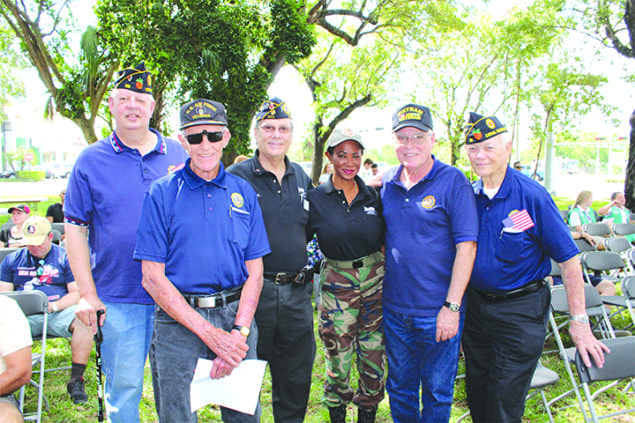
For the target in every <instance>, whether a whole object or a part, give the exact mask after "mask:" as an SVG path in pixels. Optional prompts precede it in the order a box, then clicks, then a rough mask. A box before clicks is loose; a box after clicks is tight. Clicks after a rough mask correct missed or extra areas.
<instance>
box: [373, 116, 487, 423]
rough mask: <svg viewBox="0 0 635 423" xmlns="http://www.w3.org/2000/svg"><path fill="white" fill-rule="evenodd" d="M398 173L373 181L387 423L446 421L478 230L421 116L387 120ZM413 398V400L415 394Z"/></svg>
mask: <svg viewBox="0 0 635 423" xmlns="http://www.w3.org/2000/svg"><path fill="white" fill-rule="evenodd" d="M392 138H393V145H394V148H395V153H396V155H397V158H398V159H399V162H400V163H401V165H400V166H395V167H393V168H392V169H390V170H389V171H387V172H386V174H385V175H384V177H383V187H382V190H381V199H382V203H383V210H384V211H383V213H384V219H385V221H386V275H385V276H384V297H383V307H384V333H385V339H386V355H387V357H388V381H387V384H386V389H387V391H388V395H389V399H390V411H391V413H392V417H393V420H394V421H395V422H397V423H399V422H404V423H406V422H408V423H410V422H444V421H445V422H447V421H449V420H450V412H451V410H452V401H453V395H454V379H455V376H456V372H457V368H458V360H459V350H460V341H461V332H462V329H463V320H464V317H465V304H464V301H463V293H464V292H465V287H466V285H467V282H468V280H469V277H470V272H471V270H472V263H473V262H474V255H475V253H476V238H477V236H478V224H477V218H476V208H475V206H474V196H473V195H472V189H471V187H470V184H469V182H468V180H467V178H466V177H465V175H463V173H462V172H461V171H460V170H458V169H456V168H455V167H452V166H448V165H446V164H444V163H442V162H441V161H440V160H439V159H437V158H436V157H435V156H434V155H433V154H432V148H433V146H434V143H435V137H434V130H433V126H432V116H431V115H430V110H429V109H428V108H427V107H425V106H421V105H418V104H407V105H405V106H403V107H400V108H399V109H398V110H397V111H396V112H395V114H394V115H393V120H392ZM420 392H421V394H419V393H420Z"/></svg>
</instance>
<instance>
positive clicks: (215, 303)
mask: <svg viewBox="0 0 635 423" xmlns="http://www.w3.org/2000/svg"><path fill="white" fill-rule="evenodd" d="M242 290H243V287H242V285H241V286H239V287H238V288H232V289H227V290H225V291H222V292H219V293H218V294H214V295H196V294H192V295H191V294H181V295H183V298H185V301H187V303H188V304H189V305H191V306H192V307H198V308H216V307H221V306H222V307H224V306H226V305H227V304H229V303H233V302H234V301H237V300H239V299H240V294H241V293H242Z"/></svg>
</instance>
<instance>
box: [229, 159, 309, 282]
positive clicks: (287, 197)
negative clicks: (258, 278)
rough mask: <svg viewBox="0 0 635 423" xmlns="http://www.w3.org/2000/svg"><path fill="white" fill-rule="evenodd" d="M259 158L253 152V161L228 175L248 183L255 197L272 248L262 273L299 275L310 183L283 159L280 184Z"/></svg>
mask: <svg viewBox="0 0 635 423" xmlns="http://www.w3.org/2000/svg"><path fill="white" fill-rule="evenodd" d="M259 155H260V152H259V151H258V150H256V154H255V155H254V157H252V158H251V159H249V160H245V161H243V162H240V163H236V164H234V165H232V166H230V167H229V168H228V169H227V172H229V173H233V174H234V175H236V176H240V177H241V178H243V179H246V180H247V181H249V183H250V184H251V186H252V187H253V188H254V190H256V192H257V193H258V201H259V202H260V208H261V209H262V216H263V218H264V220H265V227H266V229H267V237H268V238H269V245H270V246H271V253H270V254H268V255H266V256H264V258H263V262H264V267H265V272H276V273H277V272H299V271H300V270H301V269H302V268H303V267H304V266H306V263H307V252H306V244H307V239H306V224H307V222H308V220H309V203H308V201H307V199H306V194H307V192H308V191H309V190H310V189H311V188H313V183H312V182H311V178H309V175H307V174H306V172H305V171H304V170H303V169H302V168H301V167H300V165H298V164H296V163H292V162H290V161H289V159H288V158H287V157H285V158H284V162H285V165H286V168H287V170H286V171H285V173H284V176H283V177H282V184H279V183H278V178H276V175H274V174H273V173H272V172H269V171H267V170H265V168H263V167H262V164H260V160H258V157H259Z"/></svg>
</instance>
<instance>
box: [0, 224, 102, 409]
mask: <svg viewBox="0 0 635 423" xmlns="http://www.w3.org/2000/svg"><path fill="white" fill-rule="evenodd" d="M22 233H23V236H24V238H25V243H26V245H27V247H26V248H21V249H19V250H17V251H15V252H13V253H11V254H9V255H8V256H7V257H5V259H4V260H3V261H2V264H0V292H7V291H14V290H16V291H31V290H38V291H42V292H44V293H45V294H46V295H47V296H48V299H49V309H48V312H49V313H50V314H49V316H48V325H47V334H48V335H51V336H58V337H63V338H71V356H72V360H73V364H72V368H71V378H70V381H69V382H68V384H67V385H66V390H67V391H68V394H69V395H70V397H71V399H72V400H73V402H74V403H75V404H81V403H83V402H86V401H87V400H88V396H87V395H86V391H85V389H84V379H83V377H82V376H83V374H84V370H85V369H86V363H88V357H89V356H90V351H91V349H92V347H93V334H92V330H91V328H90V326H86V325H85V324H84V323H82V321H81V320H79V319H77V318H75V306H76V305H77V302H78V301H79V291H78V289H77V284H76V283H75V278H74V277H73V273H72V272H71V267H70V265H69V264H68V257H67V256H66V250H65V249H63V248H61V247H59V246H57V245H53V244H52V241H53V233H52V232H51V223H50V222H49V221H48V220H46V219H45V218H43V217H41V216H31V217H30V218H28V219H27V220H26V221H25V222H24V227H23V228H22ZM28 320H29V324H30V326H31V335H32V336H33V337H36V336H40V335H41V334H42V329H43V328H42V323H43V316H41V315H36V316H30V317H29V318H28Z"/></svg>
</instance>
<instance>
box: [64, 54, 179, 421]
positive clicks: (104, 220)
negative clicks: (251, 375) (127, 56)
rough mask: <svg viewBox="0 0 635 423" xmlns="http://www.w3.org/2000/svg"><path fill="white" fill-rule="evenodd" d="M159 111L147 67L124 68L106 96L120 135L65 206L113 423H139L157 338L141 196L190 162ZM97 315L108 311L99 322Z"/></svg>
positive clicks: (100, 149)
mask: <svg viewBox="0 0 635 423" xmlns="http://www.w3.org/2000/svg"><path fill="white" fill-rule="evenodd" d="M154 106H155V102H154V99H153V97H152V75H151V74H150V72H147V71H146V70H145V66H144V65H143V64H141V65H139V66H137V67H136V68H129V69H124V70H122V71H120V72H119V75H118V77H117V80H116V81H115V88H114V89H113V91H112V93H111V96H110V98H109V99H108V107H109V108H110V111H111V113H112V115H113V117H114V119H115V130H114V132H113V133H112V134H110V135H109V136H108V137H107V138H105V139H103V140H101V141H98V142H96V143H94V144H92V145H91V146H90V147H88V148H86V149H84V151H82V153H81V154H80V155H79V157H78V158H77V161H76V162H75V166H74V167H73V171H72V172H71V176H70V179H69V181H68V187H67V190H66V200H65V202H64V215H65V233H66V249H67V253H68V259H69V261H70V265H71V269H72V271H73V275H74V276H75V281H76V282H77V286H78V288H79V295H80V300H79V302H78V304H77V309H76V311H75V313H76V315H77V317H79V318H80V319H81V321H82V322H84V323H85V324H87V325H91V326H92V329H93V333H96V332H97V324H101V325H103V333H104V342H103V344H102V347H101V351H102V356H103V366H104V372H105V374H106V386H105V387H106V397H105V398H106V411H107V414H108V420H109V421H111V422H125V423H131V422H137V421H139V401H140V400H141V392H142V388H143V369H144V366H145V362H146V357H147V355H148V349H149V348H150V339H151V336H152V318H153V312H154V302H153V301H152V298H151V297H150V296H149V295H148V293H147V292H146V291H145V290H144V289H143V287H142V286H141V263H140V262H138V261H135V260H133V258H132V253H133V251H134V246H135V241H136V231H137V225H138V224H139V216H140V215H141V204H142V202H143V196H144V193H145V191H146V189H147V187H148V186H149V185H150V183H151V182H152V181H154V180H155V179H158V178H160V177H161V176H164V175H167V174H168V172H169V171H170V170H171V169H172V168H174V167H175V166H178V165H180V164H182V163H183V162H184V161H185V159H186V158H187V153H186V152H185V150H183V147H182V146H181V145H180V144H179V143H178V142H177V141H176V140H172V139H169V138H165V137H164V136H162V135H161V134H160V133H159V132H157V131H156V130H154V129H151V128H149V127H148V125H149V122H150V117H151V116H152V113H153V111H154ZM97 310H105V311H106V314H105V315H103V317H102V319H101V321H100V322H97V321H96V312H97Z"/></svg>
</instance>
